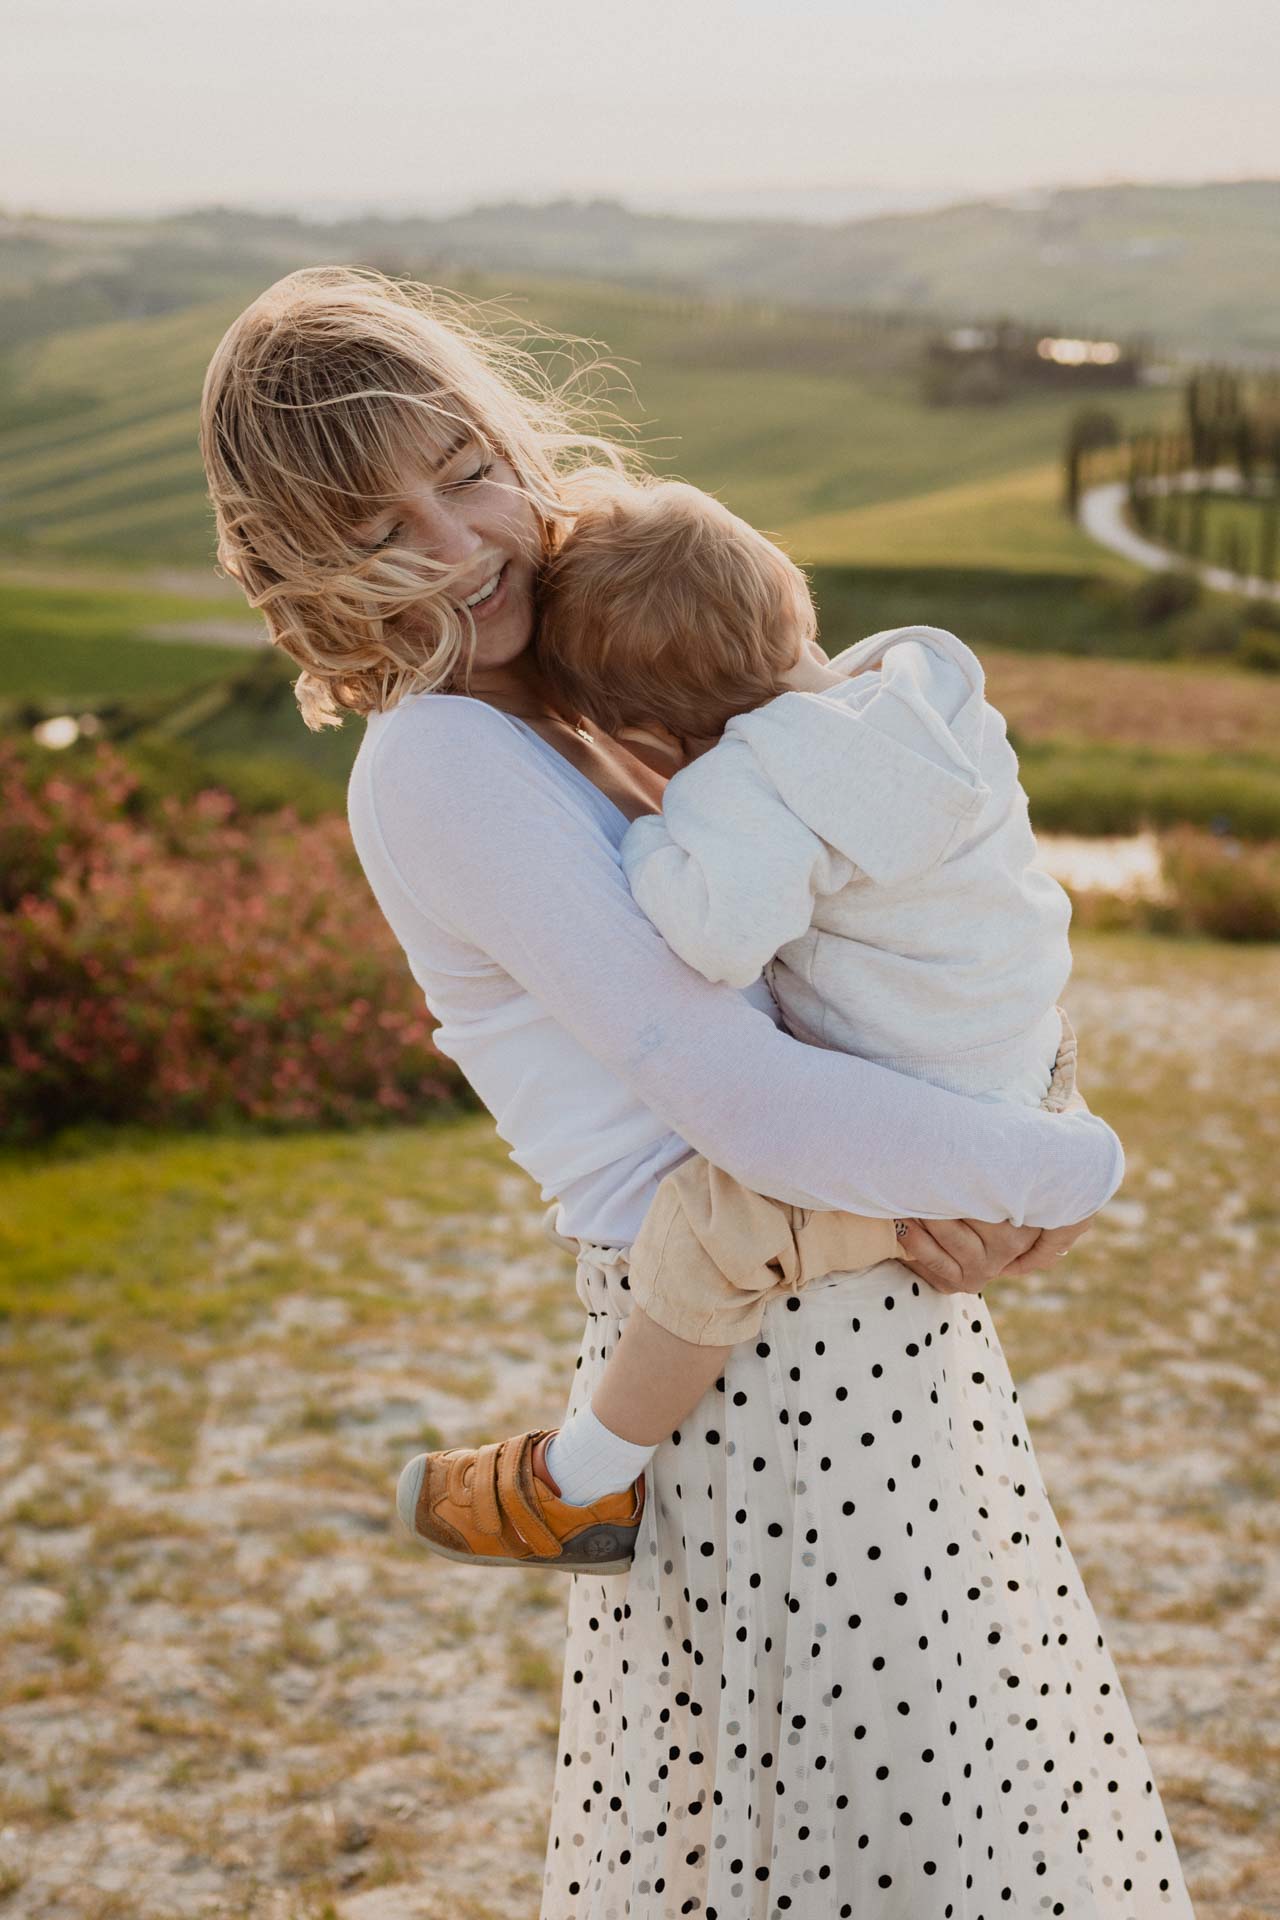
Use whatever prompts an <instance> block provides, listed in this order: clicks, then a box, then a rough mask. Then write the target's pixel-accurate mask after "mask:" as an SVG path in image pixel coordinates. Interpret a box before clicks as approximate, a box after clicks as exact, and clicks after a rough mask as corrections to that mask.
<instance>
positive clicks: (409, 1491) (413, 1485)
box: [396, 1453, 639, 1573]
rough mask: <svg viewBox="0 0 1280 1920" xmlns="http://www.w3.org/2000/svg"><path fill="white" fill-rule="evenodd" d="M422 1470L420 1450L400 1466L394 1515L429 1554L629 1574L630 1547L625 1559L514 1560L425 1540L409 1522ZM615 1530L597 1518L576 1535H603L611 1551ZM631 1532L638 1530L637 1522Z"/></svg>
mask: <svg viewBox="0 0 1280 1920" xmlns="http://www.w3.org/2000/svg"><path fill="white" fill-rule="evenodd" d="M426 1470H427V1458H426V1455H425V1454H422V1453H420V1454H418V1455H417V1456H416V1457H415V1458H414V1459H412V1460H410V1461H409V1463H408V1465H407V1466H406V1467H404V1468H403V1469H402V1471H401V1474H400V1478H399V1480H398V1481H397V1482H396V1516H397V1518H398V1520H399V1522H400V1529H401V1532H402V1533H404V1534H405V1535H406V1536H407V1537H408V1538H409V1539H410V1540H412V1541H414V1542H415V1544H416V1545H418V1546H420V1547H426V1548H427V1549H428V1551H429V1552H431V1553H438V1554H440V1555H441V1556H442V1557H443V1558H444V1559H446V1560H460V1561H462V1562H463V1564H464V1565H466V1566H470V1567H526V1568H528V1567H547V1568H549V1569H550V1570H551V1571H552V1572H555V1573H629V1572H630V1571H631V1567H632V1564H633V1562H634V1560H635V1549H634V1546H633V1547H632V1551H631V1552H630V1553H629V1554H628V1555H627V1557H626V1558H625V1560H579V1559H578V1558H577V1557H576V1556H575V1557H573V1558H562V1559H559V1560H547V1559H545V1558H544V1557H543V1556H542V1555H541V1554H531V1555H529V1557H528V1558H527V1559H524V1560H515V1559H512V1558H511V1557H510V1555H507V1554H503V1555H498V1554H489V1553H465V1552H463V1551H462V1550H461V1549H459V1548H458V1547H444V1546H441V1544H440V1542H439V1541H438V1540H429V1539H428V1538H427V1536H426V1534H425V1533H419V1532H418V1529H417V1528H416V1527H415V1526H414V1524H413V1516H414V1514H415V1513H416V1512H417V1510H418V1496H419V1494H420V1493H421V1492H422V1480H423V1475H424V1474H425V1473H426ZM619 1531H620V1529H619V1528H617V1527H611V1526H608V1525H607V1524H606V1523H605V1522H603V1521H601V1523H600V1524H599V1526H598V1527H589V1528H588V1529H587V1530H586V1532H585V1533H582V1534H580V1535H579V1536H578V1538H579V1540H591V1539H593V1538H598V1537H600V1536H607V1540H608V1545H607V1546H606V1545H605V1541H604V1539H601V1545H602V1546H604V1549H605V1551H612V1550H614V1548H615V1547H616V1545H617V1543H618V1535H619ZM635 1531H636V1532H639V1523H638V1522H637V1525H636V1528H635Z"/></svg>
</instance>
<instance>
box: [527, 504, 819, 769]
mask: <svg viewBox="0 0 1280 1920" xmlns="http://www.w3.org/2000/svg"><path fill="white" fill-rule="evenodd" d="M582 482H583V485H582V490H581V494H580V496H579V497H580V500H581V505H580V506H579V508H578V510H577V513H576V517H575V519H574V522H573V526H572V528H571V530H570V531H569V532H568V533H567V534H566V536H565V537H564V540H563V542H562V544H561V546H560V548H559V551H558V552H557V553H556V554H555V555H554V556H553V558H552V559H551V560H550V561H549V562H548V564H547V566H546V567H545V568H544V570H543V575H542V581H541V585H540V593H539V608H540V611H539V619H538V635H537V648H538V658H539V661H540V663H541V665H542V667H543V670H544V672H545V673H546V675H547V677H548V679H549V680H550V681H551V683H552V685H553V687H554V688H555V689H556V691H557V692H558V693H559V694H560V695H561V697H562V698H563V699H564V700H565V701H566V703H567V704H568V705H569V706H570V707H571V708H572V709H573V710H574V711H576V712H580V713H584V714H587V715H589V716H590V717H591V718H592V719H593V720H596V721H598V722H599V724H600V725H601V726H603V727H605V728H607V729H609V731H611V732H612V731H615V730H616V729H617V728H619V727H624V726H640V727H643V726H647V725H648V726H652V725H654V724H656V725H659V726H663V727H668V728H670V729H671V731H672V732H673V733H677V734H680V735H681V736H682V737H688V736H691V735H702V736H705V735H708V734H718V733H719V732H720V731H721V729H722V728H723V727H724V725H725V723H726V721H728V720H730V719H731V718H732V716H733V715H734V714H735V713H747V712H749V711H750V710H751V709H752V708H753V707H758V706H762V705H763V704H764V702H765V701H766V700H772V699H773V698H774V696H775V695H776V694H777V693H779V692H781V691H782V676H783V675H784V674H785V673H786V672H787V671H788V669H789V668H791V667H794V666H795V664H796V662H797V660H798V659H799V658H800V656H801V654H802V653H803V651H804V650H805V648H806V647H807V646H808V644H809V643H810V642H811V641H812V640H813V638H814V634H815V632H816V627H817V621H816V618H815V615H814V610H813V602H812V600H811V599H810V597H809V588H808V583H807V582H806V580H805V577H804V575H803V574H802V573H801V572H800V569H799V568H798V567H797V566H795V565H794V564H793V563H792V561H790V560H788V558H787V556H786V554H785V553H783V552H782V551H781V549H780V548H778V547H775V546H774V544H773V542H772V541H771V540H766V539H765V537H764V535H763V534H762V533H757V531H756V530H755V528H754V527H751V526H748V525H747V522H746V521H745V520H740V519H739V518H738V517H737V515H736V514H733V513H730V512H729V509H728V508H727V507H725V506H722V505H721V504H720V502H719V501H718V500H713V499H712V498H711V496H710V495H709V494H705V493H700V492H699V491H698V489H697V488H696V487H689V486H685V485H683V484H682V483H681V482H678V481H670V480H669V481H659V482H656V483H654V484H652V485H648V486H644V485H635V484H633V483H627V482H623V481H619V480H617V479H616V478H615V477H614V476H612V475H604V474H600V473H599V471H598V470H596V472H594V473H590V474H587V475H584V476H582Z"/></svg>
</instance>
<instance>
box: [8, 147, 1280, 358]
mask: <svg viewBox="0 0 1280 1920" xmlns="http://www.w3.org/2000/svg"><path fill="white" fill-rule="evenodd" d="M1278 258H1280V181H1277V180H1249V181H1228V182H1207V183H1205V184H1203V185H1198V186H1183V185H1168V186H1133V185H1116V186H1107V187H1087V188H1062V189H1059V190H1057V191H1053V192H1045V193H1039V194H1034V195H1032V194H1024V195H1021V196H1018V197H1016V198H1011V199H1006V200H996V201H989V200H979V201H971V202H966V203H963V204H958V205H955V206H952V207H946V208H942V209H939V210H936V211H933V212H928V213H912V214H894V215H884V216H881V217H879V218H876V219H870V220H865V219H864V220H855V221H849V222H846V223H844V224H841V225H835V226H828V225H821V226H820V225H813V224H809V223H805V222H802V221H798V220H777V219H772V220H737V219H735V220H727V219H717V220H702V219H690V218H683V217H676V216H674V215H664V214H640V213H633V212H631V211H629V210H628V209H627V208H625V207H623V206H621V205H619V204H617V203H616V202H613V201H607V200H596V201H590V202H586V201H571V200H564V201H558V202H551V203H547V204H543V205H539V206H530V205H527V204H524V203H512V204H506V205H493V206H482V207H477V208H475V209H473V210H472V211H470V212H467V213H464V214H459V215H457V216H455V217H453V218H451V219H445V220H439V219H426V218H405V219H384V218H365V219H361V220H346V221H337V222H334V223H332V224H329V225H325V224H322V223H318V222H312V221H304V220H302V219H300V218H296V217H294V216H292V215H288V214H276V215H265V214H255V213H246V212H240V211H237V210H235V209H233V208H226V207H210V208H204V209H200V210H198V211H195V212H192V213H189V214H184V215H181V216H175V217H172V218H167V219H158V220H153V221H138V220H57V219H51V218H45V217H41V216H38V215H23V216H11V217H10V218H9V219H7V220H6V221H4V222H3V223H2V230H0V351H3V349H4V348H5V347H6V346H9V345H13V344H18V343H20V342H22V341H25V340H34V339H38V338H42V337H44V336H46V335H47V334H49V333H50V332H56V331H58V330H60V329H61V328H63V327H66V326H73V325H74V326H83V325H88V324H92V323H94V322H98V321H102V320H106V319H110V318H113V317H118V318H140V317H144V316H146V315H148V314H157V313H162V312H168V311H172V310H173V309H174V308H175V307H181V306H185V305H188V304H190V303H191V302H192V301H194V300H207V299H214V298H217V297H218V296H219V295H220V294H221V293H222V292H223V291H224V290H226V289H229V288H230V287H231V286H232V283H233V282H234V283H236V284H237V285H239V284H243V283H245V282H246V281H249V282H256V283H257V284H258V285H265V284H266V283H267V282H268V281H270V280H272V279H274V278H276V276H277V275H278V274H280V273H283V272H286V271H287V270H288V269H289V268H290V267H294V266H301V265H303V264H305V263H307V262H311V261H324V260H363V261H366V262H369V263H371V264H374V265H378V266H383V267H385V268H386V269H387V270H388V271H390V272H404V271H412V272H415V273H419V274H422V275H424V276H425V277H427V278H430V279H437V280H440V281H443V282H444V283H445V284H455V283H456V281H457V279H458V276H459V275H460V274H465V273H468V272H489V273H499V274H501V275H503V276H504V277H506V278H507V279H508V280H509V281H513V282H520V281H524V280H527V279H529V278H531V277H537V278H546V277H558V278H573V279H592V280H603V281H609V282H614V283H621V284H623V285H626V286H629V287H633V288H642V289H648V290H650V291H653V290H665V291H668V292H676V293H679V294H681V295H683V296H685V297H695V298H707V297H713V298H717V299H724V298H731V299H742V298H747V299H755V300H764V301H768V302H775V301H777V302H783V303H788V304H799V305H807V306H816V307H824V308H828V309H836V310H843V311H850V310H855V309H864V310H865V309H876V310H880V311H885V310H890V311H894V312H898V313H901V314H906V315H915V316H917V317H919V318H922V319H924V320H926V321H928V322H934V321H936V320H937V319H940V318H942V319H947V318H949V319H974V318H987V319H989V318H993V317H995V316H996V315H999V314H1004V315H1007V316H1009V317H1010V318H1013V319H1017V320H1023V321H1026V322H1028V323H1031V324H1035V325H1047V326H1053V327H1059V328H1070V329H1075V330H1089V331H1105V332H1108V333H1120V334H1132V333H1140V334H1149V335H1153V336H1154V337H1155V339H1156V341H1157V342H1158V344H1159V345H1160V346H1162V347H1166V348H1170V349H1177V350H1183V351H1189V352H1192V353H1195V354H1197V355H1201V356H1204V355H1215V354H1216V355H1232V356H1237V355H1242V356H1249V355H1270V356H1271V357H1273V358H1274V357H1275V356H1276V355H1277V354H1280V302H1277V299H1276V292H1277V259H1278Z"/></svg>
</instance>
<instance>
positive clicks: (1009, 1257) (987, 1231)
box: [964, 1220, 1040, 1280]
mask: <svg viewBox="0 0 1280 1920" xmlns="http://www.w3.org/2000/svg"><path fill="white" fill-rule="evenodd" d="M964 1224H965V1226H966V1227H971V1228H972V1229H973V1231H974V1233H976V1234H977V1236H978V1238H979V1240H981V1242H982V1245H983V1250H984V1252H985V1254H986V1259H987V1278H988V1279H989V1280H994V1279H995V1277H996V1275H997V1274H1001V1273H1008V1271H1009V1265H1010V1262H1011V1261H1013V1260H1016V1259H1018V1258H1019V1257H1020V1256H1021V1255H1022V1254H1024V1253H1028V1252H1029V1251H1030V1250H1031V1248H1032V1247H1033V1246H1034V1245H1035V1243H1036V1241H1037V1240H1038V1239H1039V1237H1040V1229H1039V1228H1038V1227H1015V1226H1014V1225H1013V1224H1012V1222H1011V1221H1008V1220H966V1221H965V1223H964Z"/></svg>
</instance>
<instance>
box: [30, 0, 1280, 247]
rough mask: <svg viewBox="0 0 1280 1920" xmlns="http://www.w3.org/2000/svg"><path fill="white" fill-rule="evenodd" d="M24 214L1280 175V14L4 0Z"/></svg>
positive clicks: (471, 1)
mask: <svg viewBox="0 0 1280 1920" xmlns="http://www.w3.org/2000/svg"><path fill="white" fill-rule="evenodd" d="M0 36H2V38H0V76H2V77H0V206H4V207H7V208H9V209H29V208H43V209H47V210H50V211H59V212H64V211H85V212H97V211H107V210H131V209H137V210H152V209H158V208H170V207H179V206H189V205H192V204H195V203H207V202H209V201H213V200H219V201H226V202H231V203H236V204H253V205H264V204H266V205H271V204H275V205H290V204H293V205H296V204H306V205H313V206H314V205H319V204H323V203H325V202H335V203H336V202H351V203H355V204H357V205H359V204H362V203H363V204H373V203H377V204H383V205H388V206H397V207H404V208H408V207H411V206H414V205H419V206H423V207H431V206H438V205H444V204H462V203H465V202H467V201H469V200H472V199H475V198H480V197H489V198H491V197H495V196H507V195H511V196H517V197H538V196H545V195H547V194H552V193H559V192H564V193H573V194H583V193H605V194H619V195H622V196H624V197H625V196H628V195H631V196H636V197H638V198H642V199H649V200H652V199H654V198H655V197H659V198H661V197H663V196H671V197H673V198H678V197H680V196H683V195H687V194H691V193H694V192H696V191H698V190H701V189H707V188H730V187H749V188H755V187H772V188H777V187H793V186H803V187H820V186H831V185H837V186H839V185H848V184H852V183H863V182H869V183H872V184H875V185H880V186H894V187H927V188H930V189H935V188H939V187H941V188H952V187H954V189H955V190H956V192H957V194H958V195H959V194H961V193H963V192H967V191H969V190H978V191H983V190H990V191H995V190H999V191H1007V190H1011V189H1014V188H1018V187H1024V186H1036V185H1046V184H1056V183H1075V184H1091V183H1096V182H1099V181H1103V180H1107V179H1116V178H1122V179H1141V180H1155V179H1168V180H1190V179H1203V178H1211V179H1233V178H1239V177H1241V176H1246V175H1258V174H1267V175H1272V176H1276V175H1280V113H1277V111H1276V107H1277V92H1278V84H1277V76H1278V75H1280V6H1278V5H1277V0H1070V4H1067V3H1066V0H1057V3H1055V4H1047V3H1046V0H785V3H784V0H769V4H765V0H633V4H629V5H624V4H620V3H619V0H590V3H589V4H587V5H584V6H581V7H576V6H572V5H569V4H567V3H566V0H556V4H554V5H553V4H549V0H451V4H449V5H447V6H445V5H440V4H438V0H163V4H157V3H156V0H3V5H0Z"/></svg>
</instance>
